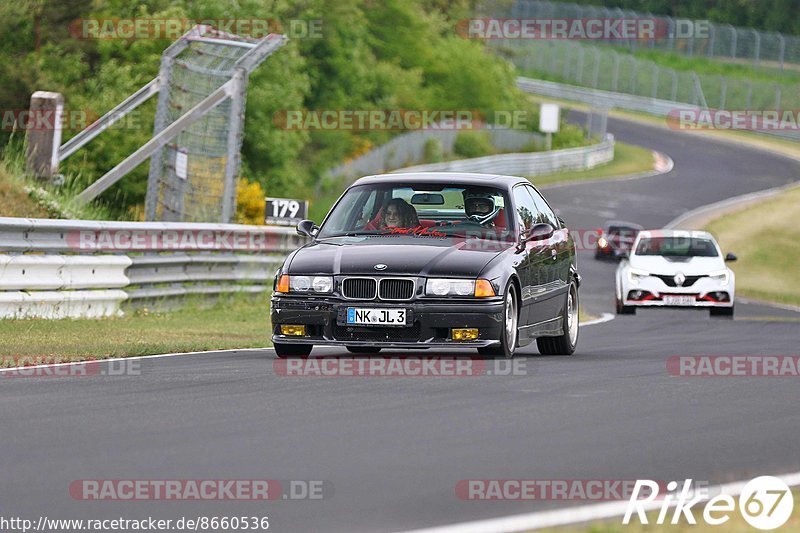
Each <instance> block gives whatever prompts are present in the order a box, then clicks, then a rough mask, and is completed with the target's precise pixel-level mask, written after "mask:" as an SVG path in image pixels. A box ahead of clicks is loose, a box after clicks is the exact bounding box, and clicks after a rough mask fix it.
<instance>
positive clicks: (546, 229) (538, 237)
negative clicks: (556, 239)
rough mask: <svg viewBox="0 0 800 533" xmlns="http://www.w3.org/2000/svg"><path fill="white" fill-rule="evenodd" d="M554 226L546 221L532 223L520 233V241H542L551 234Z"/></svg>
mask: <svg viewBox="0 0 800 533" xmlns="http://www.w3.org/2000/svg"><path fill="white" fill-rule="evenodd" d="M554 231H555V228H554V227H553V226H551V225H550V224H548V223H547V222H540V223H538V224H534V225H533V227H532V228H531V229H529V230H528V231H526V232H525V233H523V234H522V242H528V241H543V240H545V239H549V238H550V237H552V236H553V232H554Z"/></svg>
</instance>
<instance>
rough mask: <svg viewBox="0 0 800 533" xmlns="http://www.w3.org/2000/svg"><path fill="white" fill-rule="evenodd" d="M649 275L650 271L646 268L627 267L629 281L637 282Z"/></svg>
mask: <svg viewBox="0 0 800 533" xmlns="http://www.w3.org/2000/svg"><path fill="white" fill-rule="evenodd" d="M649 276H650V272H648V271H646V270H642V269H640V268H629V269H628V281H630V282H631V283H639V281H641V280H643V279H645V278H647V277H649Z"/></svg>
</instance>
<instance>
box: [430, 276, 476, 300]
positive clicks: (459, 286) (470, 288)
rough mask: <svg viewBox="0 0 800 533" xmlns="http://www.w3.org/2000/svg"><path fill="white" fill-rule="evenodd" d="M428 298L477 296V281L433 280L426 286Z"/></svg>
mask: <svg viewBox="0 0 800 533" xmlns="http://www.w3.org/2000/svg"><path fill="white" fill-rule="evenodd" d="M425 294H427V295H428V296H472V295H473V294H475V280H470V279H446V278H432V279H429V280H428V282H427V283H426V284H425Z"/></svg>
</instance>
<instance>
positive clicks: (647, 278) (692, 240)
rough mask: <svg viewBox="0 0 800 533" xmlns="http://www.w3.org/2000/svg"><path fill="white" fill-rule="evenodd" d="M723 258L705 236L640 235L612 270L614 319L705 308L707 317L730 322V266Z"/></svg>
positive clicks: (731, 258)
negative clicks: (650, 310) (639, 311)
mask: <svg viewBox="0 0 800 533" xmlns="http://www.w3.org/2000/svg"><path fill="white" fill-rule="evenodd" d="M735 260H736V256H735V255H734V254H732V253H729V254H728V255H726V256H725V257H723V256H722V252H721V251H720V248H719V245H718V244H717V242H716V241H715V240H714V237H713V236H712V235H711V234H710V233H707V232H705V231H682V230H649V231H642V232H640V233H639V235H638V237H637V238H636V241H635V242H634V243H633V247H632V248H631V251H630V253H629V254H628V257H626V258H624V259H623V260H622V261H621V262H620V264H619V267H618V268H617V283H616V304H617V313H618V314H634V313H636V308H637V307H693V308H695V307H708V308H709V309H710V312H711V314H712V315H720V316H726V317H733V307H734V305H733V304H734V285H735V279H734V275H733V271H732V270H731V269H730V268H728V267H727V266H726V265H725V262H726V261H735Z"/></svg>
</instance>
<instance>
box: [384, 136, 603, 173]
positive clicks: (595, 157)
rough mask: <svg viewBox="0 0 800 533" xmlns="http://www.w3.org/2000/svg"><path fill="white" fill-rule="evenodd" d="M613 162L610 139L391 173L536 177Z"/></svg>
mask: <svg viewBox="0 0 800 533" xmlns="http://www.w3.org/2000/svg"><path fill="white" fill-rule="evenodd" d="M613 159H614V136H613V135H611V134H607V135H606V138H605V139H604V140H603V141H601V142H599V143H597V144H593V145H591V146H582V147H579V148H567V149H564V150H551V151H548V152H531V153H518V154H498V155H490V156H485V157H477V158H473V159H457V160H453V161H445V162H442V163H432V164H428V165H416V166H413V167H406V168H401V169H398V170H396V171H395V172H444V171H454V172H485V173H490V174H492V173H493V174H506V175H510V176H529V177H530V176H539V175H542V174H549V173H551V172H558V171H567V170H586V169H590V168H593V167H596V166H597V165H601V164H603V163H608V162H609V161H612V160H613Z"/></svg>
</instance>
